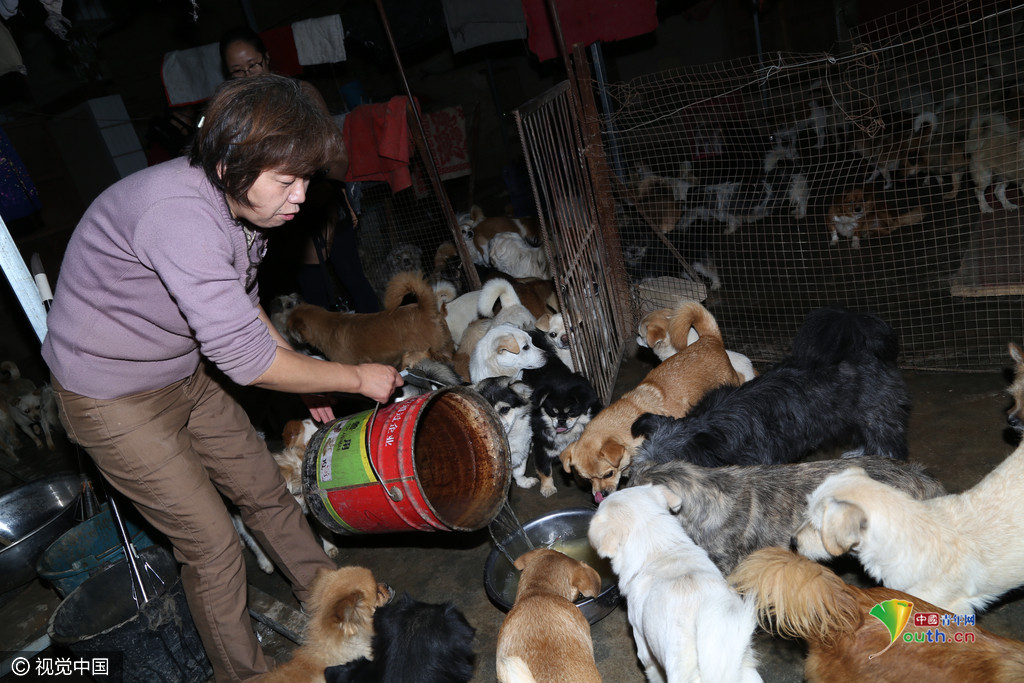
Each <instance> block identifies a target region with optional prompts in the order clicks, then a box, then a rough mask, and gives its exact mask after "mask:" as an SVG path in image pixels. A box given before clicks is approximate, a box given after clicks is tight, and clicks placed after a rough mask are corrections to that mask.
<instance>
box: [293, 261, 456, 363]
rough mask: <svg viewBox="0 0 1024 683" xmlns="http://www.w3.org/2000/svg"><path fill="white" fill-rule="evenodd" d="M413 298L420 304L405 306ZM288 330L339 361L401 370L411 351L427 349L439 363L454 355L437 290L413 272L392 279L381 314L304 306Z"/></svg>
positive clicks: (330, 358)
mask: <svg viewBox="0 0 1024 683" xmlns="http://www.w3.org/2000/svg"><path fill="white" fill-rule="evenodd" d="M410 294H411V295H413V296H415V297H416V303H415V304H407V305H405V306H403V305H401V304H402V299H403V298H404V297H405V296H407V295H410ZM287 328H288V330H289V332H290V333H291V335H292V336H293V337H295V338H297V339H299V340H300V341H302V342H303V343H306V344H309V345H311V346H314V347H316V348H317V349H319V350H320V351H321V352H322V353H323V354H324V355H325V356H326V357H327V358H328V360H332V361H335V362H337V363H345V364H352V365H354V364H357V363H385V364H387V365H394V366H396V367H397V366H398V365H399V364H400V363H401V362H402V356H403V354H405V353H407V352H409V351H426V352H427V353H429V355H430V357H431V358H432V359H434V360H440V361H445V362H451V360H452V355H453V354H454V352H455V344H454V342H453V341H452V335H451V332H450V331H449V330H448V325H447V324H446V323H445V320H444V315H443V314H442V313H441V311H439V310H438V306H437V299H436V295H435V294H434V290H433V289H432V288H431V287H430V285H428V284H427V282H426V280H424V279H423V276H422V274H420V273H414V272H402V273H399V274H398V275H396V276H395V277H394V278H392V279H391V281H390V282H389V283H388V288H387V292H386V294H385V297H384V310H383V311H382V312H380V313H335V312H333V311H328V310H327V309H326V308H322V307H320V306H314V305H312V304H299V305H298V306H296V307H295V308H293V309H292V311H291V313H290V314H289V315H288V320H287Z"/></svg>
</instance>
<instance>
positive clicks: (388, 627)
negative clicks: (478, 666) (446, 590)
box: [324, 593, 476, 683]
mask: <svg viewBox="0 0 1024 683" xmlns="http://www.w3.org/2000/svg"><path fill="white" fill-rule="evenodd" d="M373 630H374V636H373V643H372V647H373V659H372V660H370V659H368V658H365V657H364V658H361V659H357V660H355V661H354V662H349V663H348V664H344V665H341V666H332V667H328V668H327V669H326V670H325V671H324V678H325V679H326V683H468V681H470V680H472V678H473V666H474V663H475V660H476V654H475V653H474V652H473V636H474V635H475V634H476V629H474V628H473V627H472V626H471V625H470V624H469V622H468V621H467V620H466V617H465V616H464V615H463V614H462V612H460V611H459V610H458V609H457V608H456V607H455V605H453V604H452V603H450V602H449V603H445V604H443V605H434V604H430V603H426V602H420V601H419V600H414V599H413V598H411V597H409V594H408V593H403V594H402V595H400V596H399V597H397V598H395V599H394V600H393V601H392V602H391V603H389V604H387V605H384V606H383V607H381V608H379V609H378V610H377V611H376V612H375V613H374V615H373Z"/></svg>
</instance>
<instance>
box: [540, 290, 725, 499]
mask: <svg viewBox="0 0 1024 683" xmlns="http://www.w3.org/2000/svg"><path fill="white" fill-rule="evenodd" d="M671 325H672V328H673V329H672V331H671V332H670V338H671V337H676V338H679V339H685V338H686V335H687V333H688V331H689V329H690V327H694V328H695V329H696V330H697V333H698V334H699V335H700V339H698V340H697V341H696V342H694V343H693V344H691V345H690V346H687V347H685V348H683V349H681V350H679V351H677V352H676V353H674V354H673V355H671V356H669V357H668V358H666V359H665V360H664V361H662V362H661V364H660V365H658V366H656V367H655V368H654V369H653V370H651V371H650V372H649V373H647V376H646V377H644V379H643V381H642V382H640V384H639V385H638V386H637V387H636V388H635V389H632V390H630V391H627V392H626V393H625V394H623V395H622V397H621V398H620V399H619V400H618V401H615V402H614V403H612V404H611V405H609V406H608V407H607V408H605V409H604V410H602V411H601V412H599V413H598V414H597V415H596V416H595V417H594V419H593V420H591V421H590V424H588V425H587V427H586V429H584V430H583V435H582V436H581V437H580V438H579V440H578V441H576V442H574V443H572V444H570V445H569V446H568V447H567V448H566V449H565V450H564V451H562V454H561V456H560V457H561V459H562V467H563V468H564V469H565V471H566V472H571V471H572V468H574V467H575V468H576V472H577V473H578V474H579V475H580V476H581V477H583V478H584V479H589V480H590V483H591V486H592V488H593V492H594V498H595V499H596V500H597V501H598V502H600V501H601V500H602V499H603V498H604V496H605V495H606V494H608V493H611V492H612V491H614V490H615V489H616V487H617V486H618V485H619V478H620V477H621V476H622V475H623V474H624V473H625V472H626V471H627V470H628V468H629V463H630V460H631V459H632V457H633V453H634V451H636V448H637V446H639V445H640V442H641V440H642V439H639V438H635V437H634V436H633V435H632V427H633V422H635V421H636V419H637V418H638V417H640V416H641V415H643V414H644V413H654V414H656V415H669V416H671V417H683V416H684V415H686V413H687V412H688V411H689V410H690V407H691V406H693V404H694V403H696V402H697V401H698V400H699V399H700V398H701V396H703V395H704V394H705V393H707V392H708V391H709V390H711V389H713V388H715V387H717V386H721V385H723V384H730V385H733V386H739V385H740V384H742V383H743V377H741V376H740V375H739V373H737V372H736V370H734V369H733V367H732V364H731V363H730V362H729V356H728V354H727V353H726V352H725V347H724V346H723V345H722V333H721V331H720V330H719V329H718V323H716V322H715V319H714V317H713V316H712V315H711V313H709V312H708V310H707V309H706V308H704V307H703V306H701V305H700V304H699V303H697V302H695V301H688V302H686V303H684V304H682V305H681V306H680V307H679V308H677V309H676V311H675V312H674V313H673V315H672V316H671ZM676 328H678V329H676Z"/></svg>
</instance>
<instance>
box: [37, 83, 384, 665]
mask: <svg viewBox="0 0 1024 683" xmlns="http://www.w3.org/2000/svg"><path fill="white" fill-rule="evenodd" d="M334 125H335V124H334V122H333V121H332V120H331V119H330V118H329V117H328V116H327V115H326V114H325V113H324V112H323V110H322V109H321V108H320V107H319V106H317V104H316V103H315V102H313V101H312V100H311V99H310V98H309V96H308V95H307V94H306V93H305V92H304V91H303V88H302V87H301V86H300V85H299V84H298V83H297V82H296V81H294V80H292V79H290V78H286V77H282V76H274V75H261V76H257V77H253V78H245V79H237V80H229V81H227V82H225V83H224V84H223V85H222V86H221V87H220V88H219V89H218V91H217V92H216V93H215V94H214V96H213V98H212V99H211V100H210V102H209V104H208V106H207V108H206V113H205V118H204V120H203V122H202V124H201V126H200V128H199V131H198V134H197V136H196V139H195V141H194V143H193V146H192V148H191V150H190V151H189V153H188V155H187V156H186V157H181V158H178V159H174V160H171V161H168V162H165V163H163V164H160V165H157V166H153V167H151V168H148V169H145V170H143V171H139V172H138V173H135V174H133V175H131V176H129V177H127V178H124V179H123V180H121V181H119V182H117V183H115V184H114V185H112V186H111V187H109V188H108V189H107V190H106V191H104V192H103V193H102V194H101V195H100V196H99V197H98V198H97V199H96V200H95V201H94V202H93V203H92V205H91V206H90V207H89V209H88V210H87V211H86V212H85V214H84V216H83V217H82V220H81V221H80V222H79V224H78V226H77V227H76V229H75V231H74V233H73V234H72V236H71V239H70V241H69V243H68V246H67V250H66V252H65V255H64V261H63V263H62V265H61V270H60V274H59V277H58V280H57V286H56V289H55V293H54V301H53V307H52V309H51V311H50V313H49V316H48V328H49V331H48V334H47V336H46V339H45V340H44V342H43V358H44V359H45V360H46V362H47V364H48V365H49V368H50V371H51V376H52V380H53V384H54V387H55V389H56V390H57V395H58V400H59V408H60V415H61V419H62V421H63V423H64V426H65V427H66V429H67V432H68V435H69V437H70V438H71V439H72V440H73V441H75V442H77V443H79V444H80V445H81V446H82V447H84V448H85V450H86V451H87V452H88V453H89V455H90V456H91V458H92V459H93V461H94V462H95V463H96V466H97V467H98V469H99V470H100V472H102V473H103V476H104V477H105V478H106V479H107V480H108V481H109V482H110V484H111V485H112V486H113V487H114V488H115V489H117V490H118V491H120V492H121V493H122V494H124V495H125V496H127V497H128V498H129V499H131V500H132V501H133V503H134V504H135V506H136V507H137V508H138V509H139V511H140V512H141V513H142V515H143V516H144V517H145V518H146V519H147V520H148V521H149V522H150V523H152V524H153V526H154V527H156V528H157V529H158V530H159V531H160V532H162V533H164V534H165V535H166V536H167V537H168V538H169V539H170V541H171V543H172V545H173V547H174V554H175V557H176V558H177V559H178V561H179V562H181V563H182V565H183V566H182V570H181V576H182V584H183V586H184V589H185V593H186V596H187V598H188V603H189V608H190V611H191V613H192V617H193V620H194V621H195V623H196V626H197V628H198V630H199V633H200V636H201V637H202V640H203V645H204V646H205V648H206V652H207V655H208V657H209V659H210V661H211V663H212V664H213V668H214V674H215V676H216V679H217V680H218V681H239V680H246V679H249V678H253V677H255V676H257V675H259V674H260V673H262V672H265V671H267V670H268V668H269V666H268V662H267V659H266V658H265V657H264V655H263V653H262V651H261V649H260V646H259V643H258V642H257V641H256V638H255V635H254V633H253V629H252V625H251V623H250V619H249V615H248V612H247V609H246V578H245V563H244V561H243V557H242V546H241V544H240V542H239V539H238V535H237V533H236V532H235V530H234V527H233V526H232V523H231V518H230V515H229V513H228V510H227V508H226V507H225V504H224V502H223V500H222V498H221V496H222V495H223V496H224V497H225V498H227V499H228V500H230V501H231V502H232V503H233V504H234V505H236V506H237V507H238V509H239V510H240V511H241V515H242V519H243V521H244V522H245V524H246V526H248V527H249V529H250V530H251V531H252V532H253V534H254V535H255V536H256V538H257V540H258V541H259V542H260V544H261V545H262V546H263V548H264V549H265V550H266V551H267V554H268V556H269V557H271V559H272V560H273V561H274V563H275V564H276V565H277V567H278V568H279V569H280V570H281V572H282V573H283V574H284V576H285V577H286V578H287V579H288V580H289V581H290V582H291V584H292V587H293V590H294V593H295V596H296V598H297V599H298V600H299V601H300V602H304V601H305V600H306V599H307V598H308V595H309V593H308V591H309V587H310V585H311V583H312V581H313V578H314V575H315V574H316V572H317V570H318V569H319V568H321V567H326V568H329V569H333V568H334V567H335V563H334V562H333V561H332V560H331V559H329V558H328V557H327V556H326V555H325V554H324V552H323V550H322V549H321V548H320V545H319V544H318V542H317V540H316V539H315V537H314V535H313V533H312V531H311V530H310V528H309V525H308V523H307V522H306V520H305V519H304V517H303V515H302V512H301V510H300V509H299V506H298V504H297V503H296V502H295V499H294V498H293V497H292V496H291V495H290V494H289V493H288V491H287V489H286V487H285V483H284V480H283V479H282V477H281V474H280V472H279V470H278V467H277V465H276V464H275V462H274V460H273V458H272V457H271V455H270V453H269V451H268V450H267V446H266V444H265V443H264V441H263V440H262V439H261V438H260V437H259V435H258V434H257V433H256V431H255V430H254V429H253V427H252V425H251V423H250V421H249V418H248V416H247V415H246V413H245V412H244V410H243V409H242V408H241V407H240V406H239V404H238V403H237V402H236V401H235V400H234V399H233V398H232V397H231V396H230V395H229V393H228V392H227V391H226V390H225V389H224V388H223V387H222V386H221V385H220V384H219V383H218V380H217V379H215V375H216V374H222V375H223V376H226V377H227V378H229V379H230V381H233V382H235V383H237V384H240V385H247V386H256V387H262V388H266V389H272V390H275V391H282V392H291V393H299V394H312V393H321V392H349V393H357V394H362V395H364V396H366V397H368V398H370V399H373V400H376V401H386V400H387V399H388V397H389V396H390V395H391V393H392V391H393V390H394V389H395V388H396V387H398V386H400V385H401V384H402V379H401V377H400V376H399V375H398V372H397V371H396V370H395V369H394V368H393V367H390V366H386V365H378V364H364V365H340V364H338V363H331V362H328V361H323V360H318V359H315V358H311V357H309V356H306V355H303V354H300V353H297V352H296V351H294V350H292V348H291V347H290V346H289V344H288V343H287V341H285V340H284V339H283V338H282V337H281V335H280V334H279V333H278V332H277V331H276V330H275V329H274V327H273V326H272V325H271V324H270V320H269V318H268V316H267V314H266V313H265V312H264V311H263V309H262V308H261V307H260V305H259V296H258V291H257V285H256V271H257V268H258V266H259V264H260V261H261V259H262V258H263V255H264V251H265V247H266V239H267V237H266V235H267V232H268V231H270V230H278V229H280V230H287V229H288V224H289V223H290V222H291V221H292V220H293V219H294V218H295V215H296V214H297V213H298V212H299V210H300V208H301V205H302V202H303V201H304V200H305V192H306V187H307V185H308V183H309V179H310V178H311V177H312V176H313V175H314V174H316V173H318V172H319V171H321V169H323V168H324V167H325V166H326V165H327V164H328V162H329V159H330V158H332V156H333V155H334V154H335V153H336V150H335V149H334V144H335V142H334V141H335V140H336V139H337V135H336V133H335V132H334ZM209 366H213V368H215V369H216V370H217V371H219V372H217V373H214V374H211V368H210V367H209ZM311 413H312V414H313V417H315V418H317V419H318V420H320V421H322V422H324V421H328V420H330V419H332V418H333V415H332V412H331V410H330V409H329V407H327V406H326V405H321V407H317V408H312V409H311Z"/></svg>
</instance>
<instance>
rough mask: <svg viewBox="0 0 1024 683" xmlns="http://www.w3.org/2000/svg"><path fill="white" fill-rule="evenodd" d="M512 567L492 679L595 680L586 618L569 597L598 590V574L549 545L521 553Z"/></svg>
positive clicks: (514, 682)
mask: <svg viewBox="0 0 1024 683" xmlns="http://www.w3.org/2000/svg"><path fill="white" fill-rule="evenodd" d="M515 567H516V569H518V570H520V571H521V572H522V573H521V574H520V576H519V589H518V591H517V592H516V601H515V605H514V606H513V607H512V609H511V611H509V613H508V615H507V616H506V617H505V621H504V622H503V623H502V624H501V630H500V631H499V632H498V651H497V673H498V680H499V681H500V682H501V683H526V682H527V681H559V682H560V683H563V682H564V683H599V682H600V681H601V675H600V674H599V673H598V671H597V665H596V664H595V663H594V643H593V641H592V640H591V637H590V624H589V623H587V618H586V617H584V616H583V613H582V612H581V611H580V610H579V608H578V607H576V605H574V604H573V601H574V600H575V599H576V597H577V596H578V595H584V596H586V597H594V596H596V595H597V594H598V593H600V592H601V576H600V575H599V574H598V573H597V571H596V570H595V569H594V568H593V567H591V566H590V565H588V564H586V563H585V562H580V561H579V560H575V559H573V558H571V557H569V556H568V555H564V554H563V553H560V552H558V551H557V550H551V549H549V548H536V549H534V550H531V551H529V552H528V553H525V554H523V555H521V556H520V557H519V558H518V559H517V560H516V562H515Z"/></svg>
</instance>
